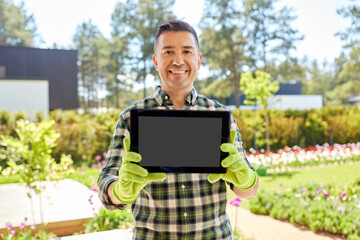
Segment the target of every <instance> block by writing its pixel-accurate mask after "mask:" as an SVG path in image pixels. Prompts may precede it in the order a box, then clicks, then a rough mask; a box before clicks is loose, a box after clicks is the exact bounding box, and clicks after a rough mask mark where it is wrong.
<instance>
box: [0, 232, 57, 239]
mask: <svg viewBox="0 0 360 240" xmlns="http://www.w3.org/2000/svg"><path fill="white" fill-rule="evenodd" d="M0 237H1V239H3V240H50V239H54V238H55V237H56V235H55V234H53V233H47V232H44V231H41V230H40V231H38V232H37V233H34V232H33V231H31V230H20V231H19V232H17V233H16V231H15V230H12V231H9V232H8V233H6V234H0Z"/></svg>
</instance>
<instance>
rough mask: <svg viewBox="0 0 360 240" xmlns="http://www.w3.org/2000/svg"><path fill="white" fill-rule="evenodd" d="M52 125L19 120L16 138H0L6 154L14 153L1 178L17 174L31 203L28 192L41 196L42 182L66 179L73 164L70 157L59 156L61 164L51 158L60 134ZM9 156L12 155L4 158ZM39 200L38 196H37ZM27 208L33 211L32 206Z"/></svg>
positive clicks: (41, 215)
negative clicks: (14, 155)
mask: <svg viewBox="0 0 360 240" xmlns="http://www.w3.org/2000/svg"><path fill="white" fill-rule="evenodd" d="M54 123H55V121H53V120H49V121H43V122H41V123H39V124H35V123H29V122H28V121H23V120H19V121H17V122H16V129H15V131H16V133H17V135H18V138H15V137H12V136H4V135H1V136H0V139H1V141H2V145H3V146H5V148H6V149H7V150H11V151H14V150H15V151H16V153H17V155H16V158H14V159H11V158H10V159H8V162H7V164H8V167H7V168H6V169H4V170H3V171H2V175H4V176H10V175H13V174H16V173H18V174H19V175H20V181H21V183H24V184H25V186H26V187H27V189H28V193H27V195H28V197H29V198H30V200H31V199H32V196H31V190H33V191H34V192H35V193H36V194H41V192H42V191H43V190H44V189H43V187H42V184H41V181H43V180H59V179H61V178H63V177H64V176H66V175H68V174H69V173H70V172H71V171H72V168H70V167H69V166H70V165H71V164H72V163H73V162H72V160H71V158H70V156H66V155H62V156H61V159H60V162H59V163H56V161H55V159H54V158H52V156H51V153H52V148H54V147H55V145H56V140H57V138H58V137H59V134H58V133H57V132H56V131H55V130H53V129H52V126H53V125H54ZM7 156H11V154H7ZM40 199H41V196H40ZM30 204H31V205H30V207H31V209H32V213H33V214H34V211H33V205H32V202H31V203H30ZM39 205H40V217H41V222H42V223H43V212H42V211H43V208H42V201H40V202H39ZM33 219H34V216H33Z"/></svg>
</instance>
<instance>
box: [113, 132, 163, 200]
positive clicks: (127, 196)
mask: <svg viewBox="0 0 360 240" xmlns="http://www.w3.org/2000/svg"><path fill="white" fill-rule="evenodd" d="M123 144H124V149H125V153H124V154H123V156H122V165H121V167H120V170H119V180H117V181H116V182H115V184H114V187H113V193H114V196H115V197H116V198H117V199H118V200H119V201H120V202H121V203H123V204H130V203H133V202H134V201H135V200H136V198H137V197H138V195H139V193H140V191H141V189H143V188H144V187H145V186H146V184H147V183H148V181H163V180H165V179H166V174H165V173H148V171H147V170H146V169H145V168H143V167H141V166H140V165H138V164H136V163H138V162H140V161H141V155H140V154H139V153H136V152H130V138H129V137H125V138H124V140H123ZM134 162H135V163H134Z"/></svg>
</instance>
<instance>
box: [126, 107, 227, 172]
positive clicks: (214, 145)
mask: <svg viewBox="0 0 360 240" xmlns="http://www.w3.org/2000/svg"><path fill="white" fill-rule="evenodd" d="M229 132H230V112H229V111H223V110H221V111H208V110H196V111H191V110H189V111H186V110H157V109H132V110H130V137H131V138H130V139H131V145H130V150H131V151H134V152H138V153H140V154H141V157H142V161H141V162H140V163H139V165H140V166H142V167H144V168H146V169H147V170H148V171H149V172H173V173H225V172H226V169H225V168H223V167H222V166H221V161H222V159H224V158H225V157H227V156H228V153H224V152H222V151H221V150H220V145H221V144H222V143H225V142H228V141H229V140H228V139H229Z"/></svg>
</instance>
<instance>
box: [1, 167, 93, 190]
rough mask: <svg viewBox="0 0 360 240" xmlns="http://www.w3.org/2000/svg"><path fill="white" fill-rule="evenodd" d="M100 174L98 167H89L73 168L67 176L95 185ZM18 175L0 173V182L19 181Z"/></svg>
mask: <svg viewBox="0 0 360 240" xmlns="http://www.w3.org/2000/svg"><path fill="white" fill-rule="evenodd" d="M99 174H100V169H97V168H89V169H86V170H75V172H74V173H73V174H71V175H70V176H69V178H71V179H74V180H75V181H78V182H80V183H82V184H84V185H86V186H88V187H89V188H90V187H96V186H97V179H98V177H99ZM19 182H20V176H19V174H13V175H10V176H8V177H5V176H3V175H0V184H5V183H19Z"/></svg>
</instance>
